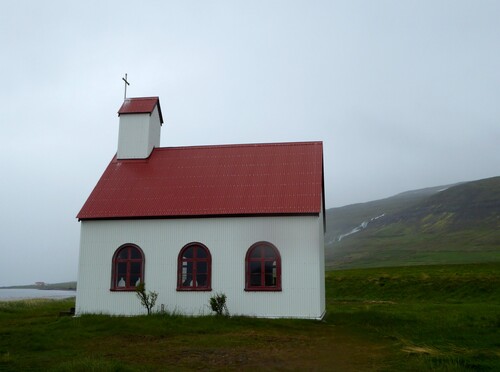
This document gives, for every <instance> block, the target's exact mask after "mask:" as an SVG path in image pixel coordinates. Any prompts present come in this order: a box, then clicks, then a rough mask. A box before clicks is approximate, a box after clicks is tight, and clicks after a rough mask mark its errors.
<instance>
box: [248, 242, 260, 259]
mask: <svg viewBox="0 0 500 372" xmlns="http://www.w3.org/2000/svg"><path fill="white" fill-rule="evenodd" d="M260 250H261V246H260V245H259V246H257V247H254V248H253V249H252V252H250V257H251V258H259V257H261V255H260Z"/></svg>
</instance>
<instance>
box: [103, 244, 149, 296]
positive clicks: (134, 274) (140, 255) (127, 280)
mask: <svg viewBox="0 0 500 372" xmlns="http://www.w3.org/2000/svg"><path fill="white" fill-rule="evenodd" d="M144 261H145V260H144V252H143V251H142V249H141V248H140V247H139V246H137V245H135V244H130V243H127V244H123V245H122V246H120V247H119V248H118V249H117V250H116V251H115V254H114V255H113V266H112V269H111V272H112V275H111V277H112V278H111V290H112V291H135V289H136V285H135V284H136V283H137V281H138V280H139V282H140V283H143V282H144Z"/></svg>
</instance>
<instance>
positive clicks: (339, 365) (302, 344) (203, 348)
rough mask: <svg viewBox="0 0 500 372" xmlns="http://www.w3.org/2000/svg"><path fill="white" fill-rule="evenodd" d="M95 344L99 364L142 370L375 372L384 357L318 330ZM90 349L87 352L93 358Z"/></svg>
mask: <svg viewBox="0 0 500 372" xmlns="http://www.w3.org/2000/svg"><path fill="white" fill-rule="evenodd" d="M223 340H225V341H223ZM98 344H100V345H102V349H103V350H107V352H106V353H105V354H100V355H99V354H98V355H97V356H98V357H99V358H104V359H106V360H113V361H120V362H123V363H125V364H126V365H128V366H130V367H132V368H139V367H140V368H141V369H148V370H156V369H172V370H197V369H203V370H213V371H217V370H240V371H249V370H256V369H257V370H266V371H269V370H315V371H327V370H337V371H360V370H370V371H377V370H382V369H385V367H387V364H386V361H387V360H388V358H389V354H390V352H389V350H388V347H387V346H386V345H383V344H381V343H379V342H377V343H375V342H370V341H367V340H366V339H361V338H359V337H356V336H354V335H352V332H348V331H346V330H343V329H342V328H337V327H333V326H323V327H318V329H317V332H314V334H313V335H312V334H311V333H303V334H300V333H297V334H294V335H290V334H289V333H288V332H286V331H285V332H277V331H276V330H270V331H266V330H257V331H246V330H245V331H243V332H241V333H227V334H224V335H216V336H215V335H213V334H212V335H206V334H201V335H178V336H174V337H161V336H155V337H142V338H136V339H134V340H131V339H129V338H126V337H123V336H122V337H111V338H107V339H102V340H99V341H98ZM95 345H96V343H95V342H93V343H92V345H88V348H87V350H88V352H89V353H90V354H93V355H94V356H96V354H95V352H96V347H95ZM109 350H114V351H113V352H109Z"/></svg>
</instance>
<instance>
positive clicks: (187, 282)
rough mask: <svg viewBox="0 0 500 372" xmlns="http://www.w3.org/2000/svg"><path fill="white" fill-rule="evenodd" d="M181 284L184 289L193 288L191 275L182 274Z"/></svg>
mask: <svg viewBox="0 0 500 372" xmlns="http://www.w3.org/2000/svg"><path fill="white" fill-rule="evenodd" d="M181 280H182V281H181V283H182V286H183V287H190V286H191V274H187V273H182V279H181Z"/></svg>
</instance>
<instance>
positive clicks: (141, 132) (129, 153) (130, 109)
mask: <svg viewBox="0 0 500 372" xmlns="http://www.w3.org/2000/svg"><path fill="white" fill-rule="evenodd" d="M118 116H119V117H120V128H119V132H118V151H117V154H116V157H117V159H147V158H148V157H149V155H151V152H152V151H153V149H154V148H155V147H159V146H160V133H161V132H160V131H161V125H162V124H163V116H162V114H161V108H160V99H159V98H158V97H142V98H126V99H125V101H124V102H123V105H122V106H121V107H120V110H118Z"/></svg>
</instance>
